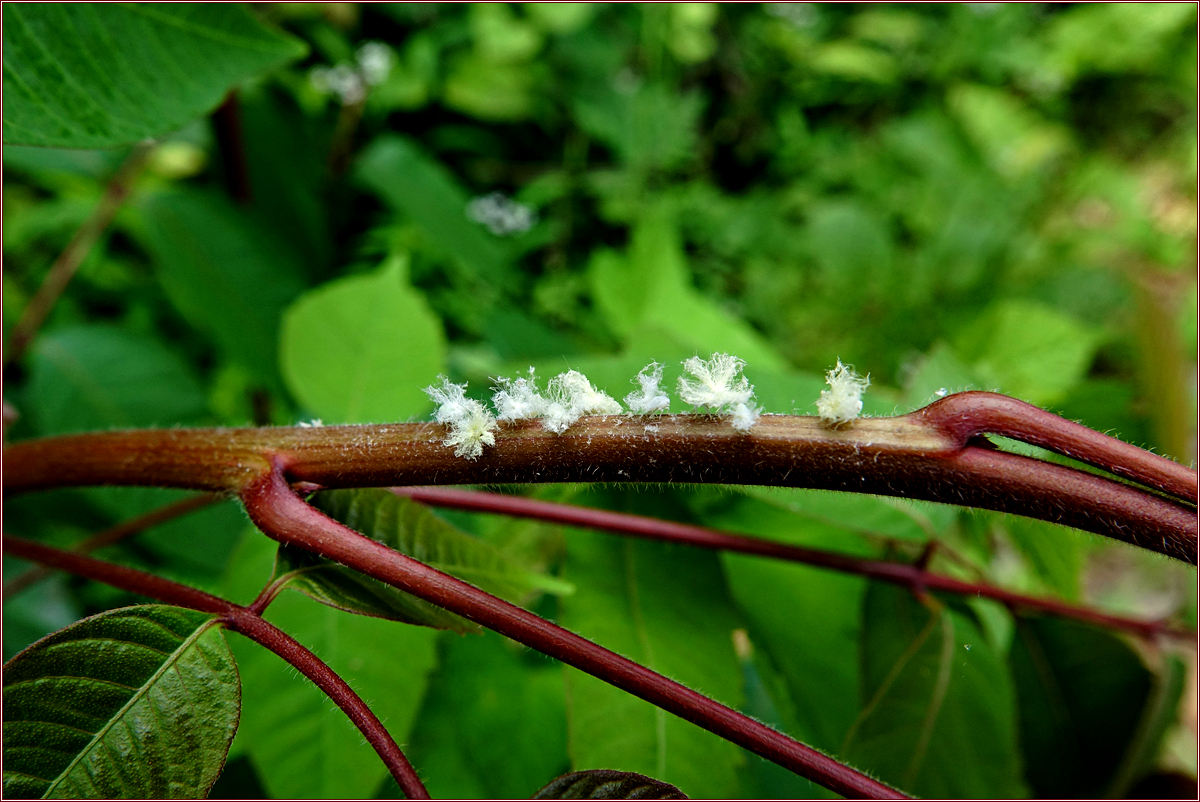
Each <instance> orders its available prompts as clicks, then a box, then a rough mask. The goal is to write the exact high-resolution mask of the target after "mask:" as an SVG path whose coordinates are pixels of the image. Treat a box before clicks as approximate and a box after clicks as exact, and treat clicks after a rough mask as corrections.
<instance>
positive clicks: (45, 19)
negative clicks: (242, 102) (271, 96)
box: [4, 3, 306, 148]
mask: <svg viewBox="0 0 1200 802" xmlns="http://www.w3.org/2000/svg"><path fill="white" fill-rule="evenodd" d="M305 50H306V48H305V46H304V44H303V43H302V42H300V41H299V40H297V39H294V38H292V37H291V36H287V35H284V34H281V33H278V32H276V31H272V30H269V29H268V28H265V27H264V26H263V25H262V24H261V23H259V22H258V21H257V20H256V19H255V18H254V16H253V15H252V14H250V12H249V11H247V10H246V8H245V7H243V6H241V5H239V4H215V5H214V4H210V3H179V4H171V5H159V4H151V3H145V4H134V3H120V4H117V3H111V4H110V3H79V4H70V3H5V4H4V141H5V143H9V142H11V143H14V144H21V145H42V146H47V147H65V148H105V147H114V146H116V145H124V144H129V143H132V142H137V141H138V140H141V139H145V138H146V137H154V136H159V135H161V134H164V133H167V132H169V131H172V130H174V129H176V128H178V127H180V126H181V125H183V124H184V123H186V122H188V121H189V120H191V119H192V118H193V117H197V116H199V115H200V114H203V113H204V112H206V111H208V110H209V109H211V108H212V107H213V106H215V105H217V103H219V102H220V101H221V98H223V97H224V96H225V94H226V92H228V91H229V89H230V88H231V87H232V86H234V85H235V84H236V83H237V82H239V81H241V80H242V79H244V78H246V77H248V76H250V75H253V74H254V73H257V72H260V71H262V70H265V69H267V68H268V67H272V66H274V65H276V64H280V63H283V62H285V61H289V60H291V59H294V58H299V57H300V56H302V55H304V52H305Z"/></svg>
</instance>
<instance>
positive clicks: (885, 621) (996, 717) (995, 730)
mask: <svg viewBox="0 0 1200 802" xmlns="http://www.w3.org/2000/svg"><path fill="white" fill-rule="evenodd" d="M861 660H862V699H863V709H862V712H861V713H860V714H859V718H858V720H857V721H856V722H855V725H854V727H853V729H852V730H851V732H850V734H849V736H848V737H847V747H846V748H845V749H843V750H841V754H842V756H843V757H845V759H847V760H849V761H850V763H851V764H852V765H855V766H857V767H859V768H860V769H865V770H867V771H870V772H872V773H873V774H875V775H876V776H878V777H879V778H880V779H882V780H884V781H885V782H888V783H891V784H893V785H895V786H896V787H897V788H900V789H901V790H903V791H905V792H907V793H912V794H916V795H918V796H929V797H950V798H970V797H1017V796H1024V795H1025V788H1024V785H1023V783H1022V781H1021V775H1020V760H1019V757H1018V752H1017V723H1016V721H1015V720H1014V719H1015V716H1014V711H1015V706H1016V705H1015V700H1014V697H1013V691H1012V681H1011V679H1010V677H1009V676H1008V672H1007V670H1006V668H1005V666H1004V664H1003V663H1002V662H1001V661H1000V660H999V658H997V656H996V655H995V653H994V652H993V651H992V649H991V647H990V646H989V645H988V643H987V641H986V640H985V639H984V637H983V635H982V634H981V633H980V631H979V629H978V627H977V626H976V625H975V623H974V621H973V620H972V619H971V618H969V617H968V616H966V615H964V614H962V613H960V612H958V611H956V610H953V609H950V608H948V607H945V606H943V605H941V604H940V603H938V602H937V601H936V600H932V599H931V600H930V606H926V605H924V604H921V603H919V602H918V601H917V600H916V599H915V598H913V595H912V593H911V592H910V591H908V590H907V589H905V588H899V587H895V586H893V585H885V584H883V583H874V584H872V585H871V587H870V589H869V590H868V591H867V598H866V603H865V604H864V608H863V637H862V644H861Z"/></svg>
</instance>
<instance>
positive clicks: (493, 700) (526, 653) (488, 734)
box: [397, 632, 570, 799]
mask: <svg viewBox="0 0 1200 802" xmlns="http://www.w3.org/2000/svg"><path fill="white" fill-rule="evenodd" d="M442 647H443V648H442V650H441V665H440V666H439V667H438V671H437V674H436V675H435V676H434V678H433V681H432V682H431V683H430V686H429V692H428V694H427V695H426V697H425V705H424V706H423V707H422V708H421V713H420V716H419V717H418V718H417V724H416V726H415V727H414V729H413V737H412V741H411V742H410V744H409V746H408V747H407V749H406V754H407V755H408V756H409V759H410V760H412V762H413V765H415V766H416V767H417V770H418V771H419V772H420V773H421V776H422V777H423V778H424V779H425V782H426V785H427V787H428V788H429V792H430V794H432V795H433V797H434V798H435V799H463V798H476V797H478V798H485V799H523V798H528V797H529V796H531V795H532V794H533V792H534V791H536V790H537V789H538V788H539V787H540V786H541V785H542V784H543V783H545V782H546V778H547V777H553V776H554V775H555V774H559V773H562V772H564V771H566V770H567V768H568V767H569V765H570V760H569V758H568V756H567V713H566V702H565V699H564V696H563V672H562V669H561V667H559V666H558V665H557V664H556V663H555V662H553V661H551V660H550V659H549V658H546V657H544V656H542V655H540V654H538V653H537V652H533V651H531V650H529V649H526V648H524V647H522V646H518V645H516V644H514V643H513V642H512V641H509V640H507V639H505V638H503V637H501V636H500V635H497V634H495V633H493V632H484V634H483V636H482V637H474V638H457V637H447V638H444V639H443V640H442ZM496 733H504V737H503V738H497V737H496ZM397 790H399V789H397Z"/></svg>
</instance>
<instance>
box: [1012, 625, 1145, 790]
mask: <svg viewBox="0 0 1200 802" xmlns="http://www.w3.org/2000/svg"><path fill="white" fill-rule="evenodd" d="M1009 662H1010V663H1011V665H1012V673H1013V678H1014V680H1015V681H1016V689H1017V704H1018V706H1019V711H1020V721H1021V746H1022V749H1023V752H1024V758H1025V776H1026V777H1027V778H1028V780H1029V784H1030V786H1031V787H1032V788H1033V791H1034V793H1036V794H1037V795H1038V796H1073V797H1089V796H1092V797H1095V796H1100V795H1102V794H1104V793H1105V791H1106V790H1107V789H1108V786H1109V783H1110V782H1111V781H1112V779H1113V777H1114V775H1115V773H1116V771H1117V768H1118V766H1119V765H1120V763H1121V758H1122V756H1123V755H1125V753H1126V751H1127V750H1128V749H1129V747H1130V745H1131V744H1132V742H1133V740H1134V735H1135V732H1136V730H1137V727H1138V721H1139V719H1140V718H1141V716H1142V711H1143V709H1144V708H1145V706H1146V703H1147V701H1148V700H1149V698H1150V693H1151V687H1152V678H1151V675H1150V672H1149V671H1148V670H1147V669H1146V667H1145V666H1144V665H1142V661H1141V660H1140V659H1139V658H1138V656H1137V654H1136V653H1135V652H1134V651H1133V650H1132V649H1131V648H1129V646H1127V645H1126V644H1125V643H1124V642H1123V641H1122V640H1121V639H1120V638H1118V637H1117V636H1115V635H1113V634H1111V633H1108V632H1105V631H1104V630H1101V629H1097V628H1095V627H1091V626H1087V625H1084V624H1079V623H1075V622H1072V621H1065V620H1062V619H1056V618H1031V619H1026V618H1021V619H1018V620H1017V631H1016V636H1015V638H1014V639H1013V646H1012V651H1011V653H1010V656H1009Z"/></svg>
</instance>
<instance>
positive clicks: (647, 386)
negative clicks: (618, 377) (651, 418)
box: [625, 362, 671, 415]
mask: <svg viewBox="0 0 1200 802" xmlns="http://www.w3.org/2000/svg"><path fill="white" fill-rule="evenodd" d="M662 374H663V366H662V365H660V364H658V363H657V362H651V363H650V364H649V365H647V366H646V367H644V368H642V370H641V372H640V373H638V375H637V378H635V379H634V380H633V381H635V382H637V383H638V384H639V385H641V390H640V391H639V390H634V391H633V392H632V393H630V394H629V395H627V396H625V405H626V406H628V407H629V411H630V412H633V413H635V414H638V415H649V414H650V413H651V412H659V411H661V410H664V409H666V408H667V407H669V406H671V399H670V397H669V396H667V394H666V393H665V392H663V391H662V390H661V389H659V386H658V385H659V384H660V383H661V382H662Z"/></svg>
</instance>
